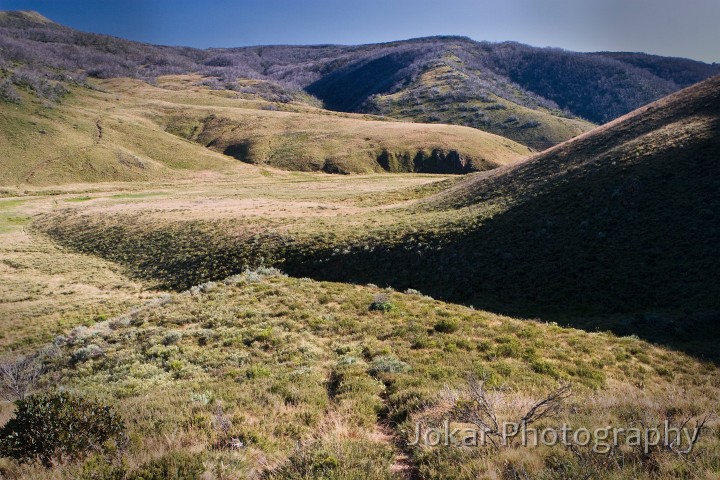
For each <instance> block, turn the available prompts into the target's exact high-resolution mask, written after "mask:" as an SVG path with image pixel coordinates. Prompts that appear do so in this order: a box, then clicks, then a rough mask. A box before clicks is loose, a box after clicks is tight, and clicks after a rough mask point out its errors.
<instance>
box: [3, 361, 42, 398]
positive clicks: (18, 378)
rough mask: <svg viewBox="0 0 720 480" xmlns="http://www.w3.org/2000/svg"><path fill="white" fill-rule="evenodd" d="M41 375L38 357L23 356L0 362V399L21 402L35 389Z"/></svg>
mask: <svg viewBox="0 0 720 480" xmlns="http://www.w3.org/2000/svg"><path fill="white" fill-rule="evenodd" d="M42 373H43V365H42V362H41V361H40V357H39V356H38V355H25V356H19V357H15V358H12V359H7V358H6V359H3V360H2V361H0V397H2V398H4V399H5V400H8V401H11V402H12V401H15V400H23V399H24V398H25V397H27V396H28V395H29V394H30V393H31V392H32V391H33V389H34V388H35V386H36V385H37V383H38V380H39V379H40V375H42Z"/></svg>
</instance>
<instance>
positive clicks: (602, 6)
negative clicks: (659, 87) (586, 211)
mask: <svg viewBox="0 0 720 480" xmlns="http://www.w3.org/2000/svg"><path fill="white" fill-rule="evenodd" d="M0 10H36V11H38V12H40V13H42V14H43V15H45V16H46V17H49V18H50V19H52V20H55V21H56V22H59V23H62V24H65V25H68V26H71V27H74V28H77V29H79V30H83V31H90V32H99V33H107V34H110V35H116V36H119V37H124V38H129V39H132V40H139V41H144V42H150V43H157V44H164V45H188V46H193V47H200V48H206V47H234V46H245V45H261V44H265V45H266V44H318V43H341V44H359V43H375V42H383V41H389V40H402V39H406V38H413V37H422V36H428V35H465V36H468V37H471V38H473V39H475V40H490V41H503V40H515V41H518V42H522V43H527V44H530V45H536V46H553V47H561V48H565V49H568V50H576V51H598V50H612V51H635V52H637V51H642V52H647V53H655V54H659V55H670V56H679V57H688V58H694V59H697V60H704V61H707V62H720V0H494V1H486V0H353V1H347V0H294V1H293V0H257V1H249V0H236V1H231V0H0Z"/></svg>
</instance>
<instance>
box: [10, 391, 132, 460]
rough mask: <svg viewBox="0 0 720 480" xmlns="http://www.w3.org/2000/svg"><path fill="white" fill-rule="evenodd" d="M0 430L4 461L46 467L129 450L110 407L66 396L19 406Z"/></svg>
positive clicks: (35, 397) (40, 396)
mask: <svg viewBox="0 0 720 480" xmlns="http://www.w3.org/2000/svg"><path fill="white" fill-rule="evenodd" d="M16 405H17V409H16V412H15V417H14V418H12V419H11V420H10V421H9V422H8V423H6V424H5V426H4V427H3V428H2V429H0V455H2V456H4V457H10V458H14V459H16V460H19V461H20V462H34V461H39V462H41V463H42V464H43V465H45V466H51V465H53V464H55V463H59V462H65V461H73V460H78V459H81V458H83V457H85V456H87V455H89V454H90V453H93V452H100V453H107V454H109V453H112V452H116V451H118V450H120V449H122V448H124V446H125V444H126V435H125V425H124V423H123V421H122V419H121V418H120V417H119V416H118V415H117V414H116V413H115V412H114V411H113V410H112V408H110V407H109V406H107V405H103V404H102V403H99V402H96V401H93V400H88V399H85V398H82V397H79V396H76V395H73V394H70V393H67V392H61V393H45V394H36V395H31V396H29V397H27V398H25V399H24V400H18V401H17V403H16Z"/></svg>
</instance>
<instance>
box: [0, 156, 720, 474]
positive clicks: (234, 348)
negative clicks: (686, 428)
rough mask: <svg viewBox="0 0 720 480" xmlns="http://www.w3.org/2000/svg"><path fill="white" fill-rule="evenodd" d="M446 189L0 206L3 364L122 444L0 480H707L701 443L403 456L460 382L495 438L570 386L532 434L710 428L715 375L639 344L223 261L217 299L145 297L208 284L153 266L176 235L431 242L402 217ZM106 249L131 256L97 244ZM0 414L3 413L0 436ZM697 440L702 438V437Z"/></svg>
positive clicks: (326, 188) (107, 194)
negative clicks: (194, 469)
mask: <svg viewBox="0 0 720 480" xmlns="http://www.w3.org/2000/svg"><path fill="white" fill-rule="evenodd" d="M456 180H457V177H444V176H427V175H425V176H423V175H413V174H405V175H389V174H387V175H383V174H379V175H367V176H353V177H351V178H349V177H345V176H332V175H322V174H309V173H298V172H294V173H290V172H283V171H279V170H274V169H262V170H261V169H253V170H252V171H250V169H248V168H246V167H243V168H241V169H239V170H238V171H237V172H233V171H228V172H226V173H213V174H204V173H198V174H196V175H195V176H194V177H192V178H190V179H185V180H178V181H174V182H155V183H143V184H140V183H136V184H130V183H125V184H123V183H117V184H88V185H69V186H64V187H58V188H54V187H53V188H44V189H43V188H36V189H33V190H27V191H24V192H22V193H21V192H16V193H18V194H19V195H18V196H12V197H7V198H0V252H1V253H2V261H1V263H0V275H2V285H1V286H0V318H1V319H2V325H1V327H2V329H1V332H2V333H1V336H0V349H2V353H3V356H4V357H10V356H13V355H17V354H18V353H28V352H32V351H37V350H40V349H45V350H46V352H48V353H47V355H46V362H47V365H48V369H47V372H46V374H45V375H44V378H43V384H44V386H48V387H49V386H60V387H62V388H64V389H68V390H71V391H76V392H78V393H81V394H83V395H86V396H90V397H95V398H100V399H102V400H103V401H105V402H107V403H109V404H111V405H113V406H114V407H115V408H116V410H117V411H119V412H121V414H122V415H123V416H124V417H125V420H126V423H127V425H128V428H129V431H130V432H129V433H130V440H131V442H130V446H129V447H128V450H127V451H126V452H125V453H124V454H123V455H122V457H121V459H120V460H117V461H116V462H115V463H114V464H113V465H112V466H109V465H107V464H105V462H103V461H100V460H99V459H90V460H89V461H87V462H86V463H85V464H84V465H83V464H81V465H60V466H57V467H54V468H52V469H50V470H46V469H43V468H40V467H35V466H27V465H17V464H14V463H12V462H10V461H7V460H2V461H0V475H1V476H2V478H16V479H20V478H28V479H29V478H33V479H39V478H73V479H74V478H123V475H129V474H130V473H132V472H136V473H137V472H142V471H143V469H144V468H150V467H148V465H153V462H155V465H156V464H157V462H160V463H162V462H166V463H167V462H170V464H172V465H175V466H176V467H178V465H179V467H178V468H183V467H182V466H183V465H186V466H188V467H187V468H190V467H189V466H191V465H196V466H197V465H198V464H199V465H201V467H200V468H201V470H205V474H204V475H205V476H204V477H203V478H218V479H220V478H223V479H224V478H338V479H340V478H364V479H376V478H377V479H380V478H478V477H480V478H508V479H509V478H659V477H663V478H664V477H676V476H677V477H683V478H713V477H714V476H717V475H718V473H720V463H718V462H719V460H718V459H719V458H720V439H719V438H718V437H717V435H716V434H712V433H710V434H707V433H706V434H703V435H701V437H700V440H699V442H698V444H697V445H696V447H695V449H694V450H693V453H691V454H688V455H679V454H677V453H674V452H672V451H670V450H668V449H667V448H663V447H662V446H657V447H650V449H649V450H648V452H645V451H644V450H643V448H644V447H641V446H627V445H624V446H619V447H617V448H612V449H611V451H610V453H609V454H599V453H597V452H594V451H593V450H592V448H588V447H582V446H577V445H571V446H566V445H555V446H541V447H537V448H535V447H522V446H520V445H517V444H513V445H511V446H508V447H499V448H493V447H491V446H486V447H477V448H469V447H460V446H457V445H451V446H438V447H428V446H422V445H420V446H413V445H411V444H410V440H411V439H412V437H413V436H414V428H415V425H416V424H418V422H422V424H423V425H425V426H429V427H432V426H436V427H438V428H439V427H440V426H442V422H443V420H444V419H449V420H450V421H452V424H453V425H454V426H457V425H460V426H462V425H465V426H467V425H468V422H469V421H470V420H469V418H468V417H462V416H458V408H457V407H458V405H462V402H463V401H468V399H470V400H472V399H473V398H474V397H472V391H471V390H469V389H468V380H467V379H468V378H469V376H475V377H478V378H482V379H484V381H485V387H486V389H487V395H488V397H489V398H490V400H491V403H492V404H493V405H494V408H495V409H496V410H495V411H496V414H497V417H498V419H499V420H513V419H515V420H517V419H519V418H520V417H521V416H522V415H523V412H526V411H527V410H528V409H529V408H530V407H531V406H532V405H533V404H534V403H535V402H537V401H539V400H541V399H542V398H545V397H546V396H547V395H549V394H550V393H551V392H552V391H553V390H555V389H556V388H558V387H559V386H561V385H565V384H568V383H569V384H571V385H572V388H573V394H572V396H571V397H570V398H568V399H567V400H566V403H564V404H563V405H562V406H561V408H560V409H559V410H558V412H557V415H556V416H555V417H548V418H546V419H543V420H542V421H540V422H539V423H538V426H542V427H557V426H559V425H561V424H562V423H563V422H565V423H568V424H570V425H573V426H575V427H584V428H588V429H594V428H602V427H605V426H607V425H614V426H617V427H629V426H633V425H645V426H657V425H660V424H661V423H662V419H664V418H667V417H668V415H669V417H670V418H672V419H676V420H673V421H676V422H682V420H681V419H684V418H688V417H689V418H691V423H690V424H689V425H694V424H695V422H697V421H698V420H700V419H701V418H702V417H703V415H704V414H706V413H710V412H713V411H717V410H718V407H720V404H719V403H718V398H720V375H719V373H718V369H717V366H716V365H715V364H714V363H712V362H707V361H702V360H699V359H697V358H694V357H692V356H690V355H687V354H685V353H682V352H679V351H674V350H671V349H669V348H664V347H660V346H657V345H652V344H650V343H648V342H646V341H644V340H641V339H639V338H638V337H636V336H625V337H621V336H617V335H614V334H612V333H601V332H585V331H582V330H577V329H573V328H565V327H562V326H558V325H557V324H554V323H548V322H544V321H540V320H523V319H518V318H512V317H510V316H503V315H499V314H495V313H490V312H486V311H480V310H475V309H473V308H472V307H469V306H460V305H456V304H452V303H446V302H442V301H438V300H435V299H432V298H430V297H427V296H424V295H422V294H421V293H419V292H416V291H412V290H408V291H407V292H405V293H400V292H397V291H395V290H393V289H391V288H384V287H385V286H384V285H381V286H376V285H353V284H349V283H337V282H321V281H315V280H311V279H307V278H293V277H288V276H285V275H284V274H282V273H281V272H279V271H277V270H275V269H273V268H269V267H267V266H263V265H262V263H263V261H262V260H263V259H262V258H261V257H262V254H263V252H262V250H261V249H260V250H258V249H255V250H253V253H254V254H255V255H256V258H255V262H254V264H251V263H252V262H250V263H248V264H247V265H246V266H247V267H248V268H247V269H245V270H244V271H242V269H241V270H239V271H233V270H232V268H235V267H237V265H240V264H241V263H242V262H240V261H239V260H238V261H237V262H236V263H232V262H230V263H229V265H230V267H228V266H227V264H224V263H223V264H217V265H216V266H215V267H214V268H216V272H215V275H213V277H214V278H217V280H218V281H204V283H202V284H201V285H199V286H194V287H192V288H189V289H185V288H183V287H179V286H175V288H172V289H169V290H168V289H165V288H163V287H164V285H163V283H164V280H165V277H164V276H163V275H162V272H166V273H168V274H169V273H173V272H175V273H177V272H178V271H179V270H177V269H186V270H188V271H189V269H191V268H194V267H197V268H200V267H202V268H209V269H210V270H211V271H210V273H214V272H213V271H212V268H213V265H214V264H213V263H212V258H210V259H209V260H208V259H207V258H205V257H203V255H205V254H206V253H204V252H205V251H204V250H202V248H201V245H196V247H197V250H188V251H186V252H185V251H163V249H165V250H167V249H168V248H185V245H186V243H183V242H176V241H175V240H173V239H174V238H175V236H178V235H179V236H182V238H183V239H187V241H192V242H195V244H198V243H202V242H206V243H212V241H214V240H213V238H214V237H215V236H217V237H223V238H225V240H223V241H224V242H227V243H223V245H224V246H225V248H228V246H232V245H233V244H244V243H246V242H253V241H256V240H257V239H258V238H270V237H272V236H280V237H287V236H290V237H292V238H295V239H297V241H302V240H303V239H310V240H307V241H308V242H311V241H312V242H316V241H317V240H316V239H317V238H323V239H326V241H327V243H328V245H329V246H330V247H332V245H334V244H336V243H337V242H338V241H339V239H344V238H353V236H356V235H357V233H358V231H363V232H367V231H369V232H373V231H381V230H382V231H386V232H393V231H394V230H397V231H412V229H414V228H420V227H422V225H433V226H434V228H441V226H442V225H443V224H444V223H443V222H446V221H448V220H449V218H450V217H453V216H455V217H454V220H455V221H457V220H461V219H462V215H463V214H462V212H460V213H455V214H453V213H448V212H431V211H428V212H424V213H418V211H417V210H413V208H416V206H417V204H416V203H415V201H416V200H418V199H422V198H423V197H425V196H427V195H430V194H432V193H434V192H435V191H437V190H438V189H439V188H440V186H442V187H447V185H448V184H449V183H452V182H455V181H456ZM177 225H183V228H180V229H176V227H177ZM438 225H439V226H438ZM150 226H152V229H150ZM53 228H56V229H58V230H53ZM60 231H62V232H68V233H67V235H68V236H67V237H66V238H65V239H63V238H62V237H61V236H58V232H60ZM43 232H50V236H47V235H46V234H45V233H43ZM248 232H251V233H252V235H249V234H248ZM260 234H262V235H265V236H264V237H258V236H257V235H260ZM133 235H135V236H133ZM268 235H270V237H268ZM105 237H106V239H107V240H108V242H109V244H113V245H115V246H117V245H120V246H121V248H120V250H122V251H123V252H124V255H127V256H126V257H123V256H119V254H118V253H117V252H116V251H115V250H113V249H112V248H110V247H111V246H112V245H106V246H103V245H104V244H103V241H105ZM76 238H79V239H80V240H72V239H76ZM83 242H86V243H87V244H90V243H92V244H93V245H95V246H94V247H93V248H95V250H94V251H95V252H96V253H98V254H99V256H95V255H90V254H86V253H80V252H81V251H84V250H86V251H91V250H92V249H90V248H84V247H83V245H86V243H83ZM168 242H169V243H168ZM60 244H66V245H70V246H71V247H73V248H72V249H71V248H68V247H66V246H60ZM98 245H100V246H98ZM168 245H170V246H171V247H168ZM258 248H259V247H258ZM298 248H299V247H298ZM209 251H210V252H212V251H213V250H209ZM230 252H231V253H229V254H228V255H230V256H231V257H232V255H244V254H245V252H246V250H243V249H239V250H232V249H230ZM275 253H276V252H268V255H273V254H275ZM341 253H342V252H341ZM196 256H197V257H198V258H201V259H202V258H205V259H204V260H202V261H196V258H195V257H196ZM153 258H154V259H155V260H156V263H157V264H162V265H163V266H162V267H157V265H153ZM228 258H230V257H228ZM232 258H234V257H232ZM264 260H267V261H268V263H272V261H273V258H271V257H267V258H265V259H264ZM173 262H174V263H173ZM193 262H195V263H193ZM208 262H209V263H208ZM168 265H174V268H175V269H176V270H172V269H170V270H162V269H168V268H170V267H168ZM224 268H230V269H229V270H228V271H227V272H225V270H223V269H224ZM224 273H226V275H225V274H224ZM224 277H227V278H226V279H225V280H222V278H224ZM188 278H195V277H192V276H191V275H190V276H189V277H188ZM199 278H202V277H199ZM198 283H199V282H198ZM50 345H54V346H53V347H52V348H49V346H50ZM471 385H472V383H471ZM458 402H460V403H458ZM669 412H671V413H669ZM11 413H12V405H11V404H10V403H8V402H3V403H2V418H3V419H6V418H8V417H9V416H10V415H11ZM678 425H679V423H678ZM708 426H709V427H712V428H714V429H716V428H717V421H716V419H712V420H711V421H710V423H709V424H708ZM708 431H712V430H708ZM142 478H144V477H142Z"/></svg>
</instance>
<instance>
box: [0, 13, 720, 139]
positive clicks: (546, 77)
mask: <svg viewBox="0 0 720 480" xmlns="http://www.w3.org/2000/svg"><path fill="white" fill-rule="evenodd" d="M0 66H2V69H3V71H4V72H5V73H4V74H3V76H5V77H7V79H9V82H10V83H8V82H7V81H6V82H5V87H2V86H0V92H2V91H3V90H8V91H9V92H10V93H9V95H11V96H12V90H14V89H15V88H16V87H17V86H24V88H30V89H31V90H33V91H34V92H36V93H37V94H39V95H41V96H45V97H49V98H57V97H58V96H59V95H60V94H61V93H62V89H63V87H62V85H64V84H68V83H70V84H72V83H82V82H84V78H85V77H86V76H90V77H96V78H117V77H133V78H140V79H146V80H148V81H153V79H155V78H157V77H158V76H161V75H173V74H192V73H197V74H200V75H203V78H202V79H200V80H198V82H197V83H202V84H205V85H207V86H209V87H211V88H216V89H231V90H234V91H237V92H240V93H243V92H253V93H255V94H257V95H260V96H262V97H263V98H265V99H267V100H271V101H281V102H283V101H284V102H287V101H292V100H293V99H296V98H298V96H299V95H300V96H301V95H303V94H304V95H306V100H308V99H307V93H310V94H312V95H314V96H315V97H317V99H319V100H321V101H322V102H323V103H324V105H325V106H326V108H328V109H331V110H337V111H345V112H355V113H373V114H381V115H387V116H390V117H394V118H398V119H403V120H414V121H421V122H429V123H453V124H459V125H464V126H470V127H475V128H478V129H481V130H486V131H488V132H491V133H496V134H499V135H502V136H506V137H508V138H511V139H513V140H515V141H518V142H520V143H523V144H525V145H527V146H530V147H532V148H533V149H535V150H543V149H545V148H547V147H548V146H551V145H554V144H557V143H559V142H561V141H564V140H567V139H569V138H571V137H573V136H575V135H576V134H578V133H582V132H583V131H587V130H589V129H591V128H592V124H591V123H590V122H594V123H603V122H606V121H608V120H611V119H613V118H616V117H618V116H620V115H622V114H625V113H627V112H629V111H631V110H633V109H635V108H638V107H640V106H642V105H645V104H647V103H649V102H651V101H654V100H657V99H659V98H661V97H663V96H665V95H668V94H670V93H672V92H674V91H677V90H679V89H680V88H683V87H686V86H689V85H690V84H692V83H695V82H697V81H700V80H702V79H704V78H707V77H709V76H712V75H715V74H717V73H719V72H720V67H719V66H717V65H708V64H705V63H702V62H695V61H692V60H687V59H677V58H665V57H657V56H651V55H644V54H631V53H604V52H603V53H574V52H568V51H563V50H558V49H541V48H534V47H529V46H526V45H521V44H517V43H511V42H506V43H500V44H493V43H488V42H475V41H473V40H470V39H468V38H463V37H428V38H420V39H413V40H406V41H397V42H390V43H384V44H373V45H359V46H340V45H319V46H258V47H242V48H230V49H208V50H197V49H192V48H184V47H162V46H154V45H147V44H142V43H138V42H131V41H128V40H123V39H119V38H114V37H109V36H105V35H98V34H90V33H82V32H78V31H75V30H73V29H70V28H67V27H64V26H62V25H58V24H56V23H54V22H51V21H50V20H48V19H46V18H44V17H42V16H41V15H39V14H37V13H34V12H2V13H0ZM238 79H245V80H247V79H254V80H263V81H264V82H265V83H260V84H259V85H262V87H258V84H256V85H248V84H247V83H246V82H245V83H243V82H240V83H238ZM57 82H60V84H61V85H60V86H58V85H57ZM303 92H304V93H303ZM2 96H3V95H2V93H0V97H2ZM5 96H7V95H5ZM583 119H584V120H583Z"/></svg>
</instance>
